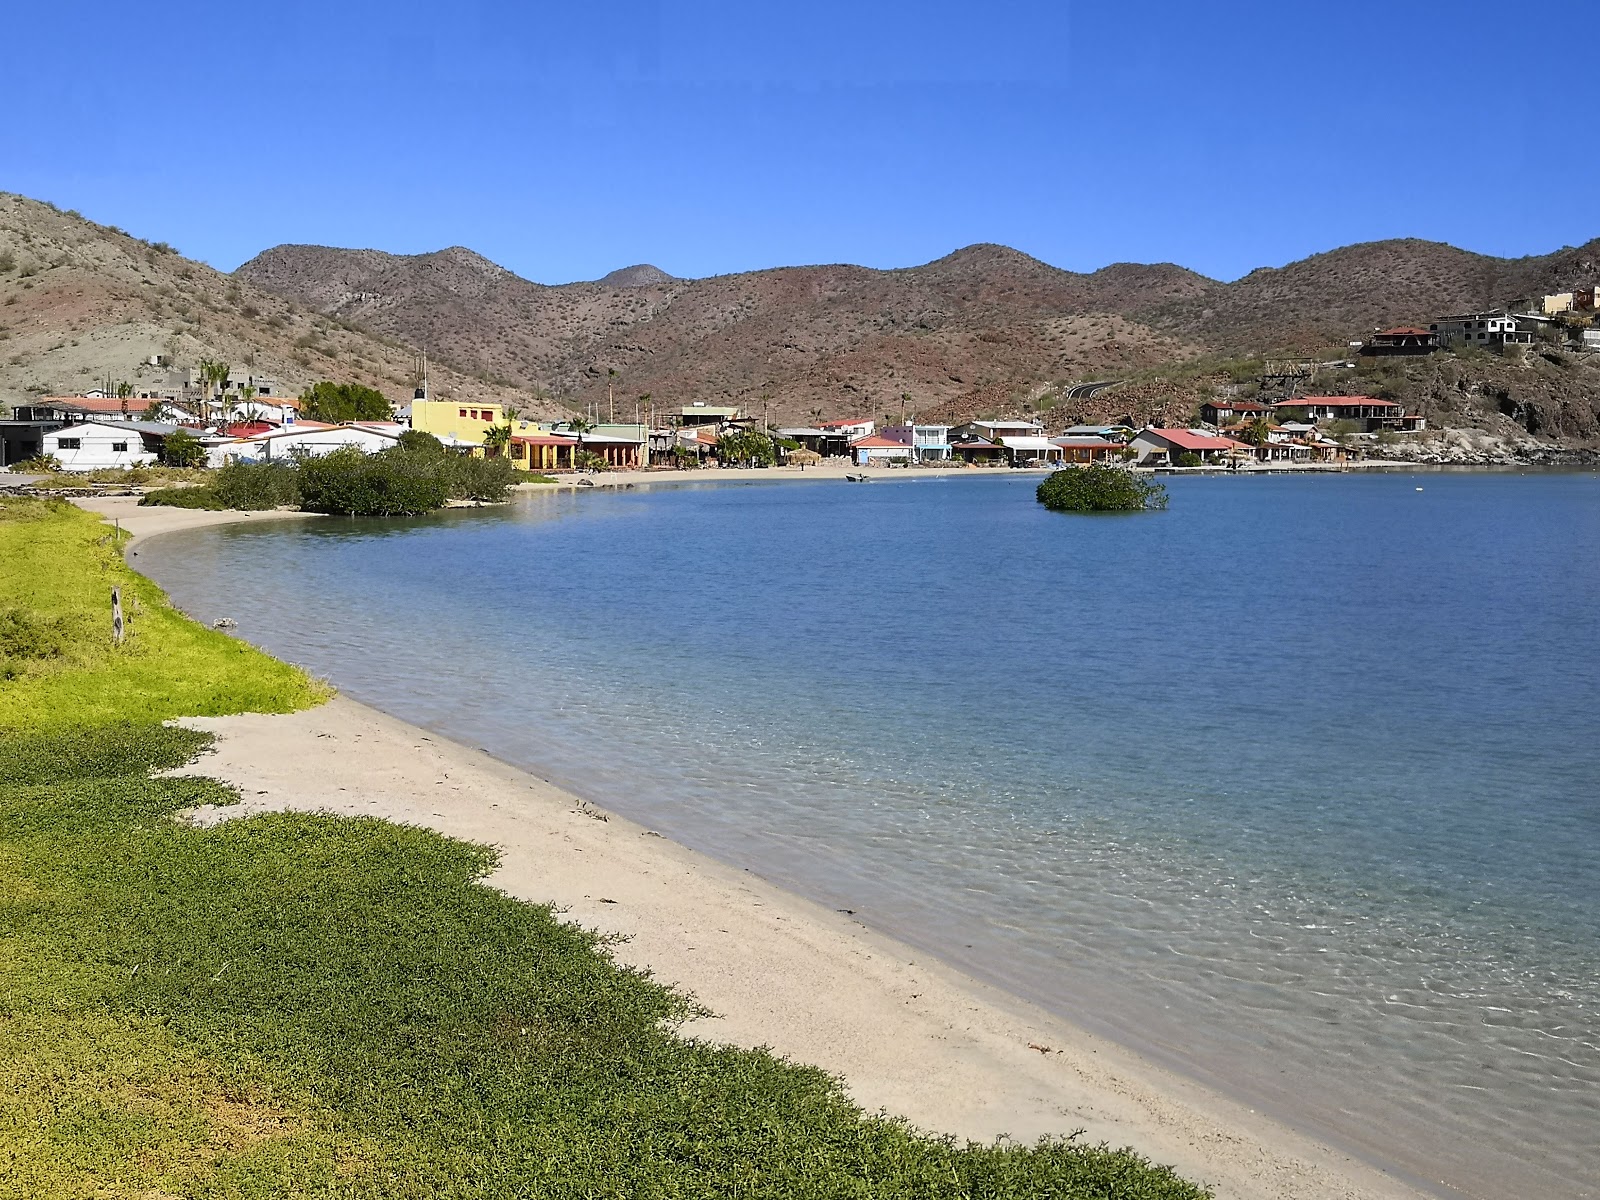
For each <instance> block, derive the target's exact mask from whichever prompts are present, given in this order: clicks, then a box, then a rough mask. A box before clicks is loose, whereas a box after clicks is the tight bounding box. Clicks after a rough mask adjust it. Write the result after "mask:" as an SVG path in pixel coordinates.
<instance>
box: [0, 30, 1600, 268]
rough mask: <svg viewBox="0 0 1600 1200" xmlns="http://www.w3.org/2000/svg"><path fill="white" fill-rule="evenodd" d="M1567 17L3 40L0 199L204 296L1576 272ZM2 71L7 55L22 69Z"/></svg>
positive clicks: (1587, 40) (1579, 206) (1573, 49)
mask: <svg viewBox="0 0 1600 1200" xmlns="http://www.w3.org/2000/svg"><path fill="white" fill-rule="evenodd" d="M1597 15H1600V14H1597V13H1596V12H1595V11H1594V9H1593V5H1592V0H1581V2H1580V3H1575V4H1567V5H1553V6H1545V7H1538V6H1534V7H1528V6H1515V5H1513V6H1509V7H1508V6H1507V5H1505V4H1504V3H1489V2H1487V0H1458V2H1457V3H1454V4H1448V5H1438V4H1425V3H1406V2H1404V0H1388V2H1384V3H1380V2H1377V0H1347V2H1343V3H1331V2H1330V3H1322V4H1314V3H1312V4H1289V3H1283V2H1281V0H1279V2H1277V3H1267V2H1265V0H1217V2H1215V3H1211V4H1202V3H1196V2H1194V0H1182V2H1176V0H1170V2H1159V0H1158V2H1150V3H1126V2H1125V3H1117V2H1112V3H1089V2H1077V3H1074V2H1072V0H1057V2H1055V3H1049V2H1046V0H986V2H983V3H976V2H974V3H969V4H957V3H950V2H948V0H918V2H916V3H910V2H902V0H877V2H874V0H853V2H839V0H814V2H812V3H808V4H803V5H802V4H793V3H787V2H780V3H776V4H767V3H760V2H756V3H751V2H750V0H742V2H740V3H731V2H724V0H716V2H714V3H691V2H689V0H653V2H652V0H614V2H612V3H595V2H593V0H591V2H589V3H571V2H568V3H561V4H546V3H512V2H509V0H457V2H456V3H450V4H417V3H408V2H406V0H396V2H394V3H384V4H374V3H365V2H361V3H338V2H337V0H332V2H324V0H281V2H271V3H263V4H249V5H240V4H228V3H221V4H219V3H215V2H213V0H208V2H206V3H167V4H139V3H132V4H130V3H126V2H119V3H103V2H97V3H76V2H73V0H66V2H63V3H52V4H28V5H17V6H13V8H12V10H11V11H9V12H8V15H7V17H6V21H5V25H6V27H7V28H6V34H7V38H6V40H7V42H8V43H9V44H10V45H11V46H12V47H13V52H12V54H11V55H10V56H9V58H10V61H9V63H8V66H9V68H10V71H9V75H8V79H7V86H6V92H7V95H6V99H5V115H4V118H3V120H0V189H4V190H9V191H18V192H22V193H24V194H27V195H31V196H35V197H38V198H41V199H47V200H50V201H52V202H54V203H56V204H58V205H60V206H61V207H63V208H76V209H78V210H80V211H82V212H83V213H84V214H85V215H87V216H90V217H92V218H94V219H96V220H99V221H102V222H105V223H108V224H116V225H120V226H123V227H124V228H126V229H128V230H129V231H130V232H133V233H136V234H139V235H141V236H144V237H148V238H151V239H153V240H165V241H169V242H172V243H173V244H175V245H177V246H178V247H179V248H180V249H181V250H182V251H184V252H185V253H186V254H190V255H193V256H195V257H198V258H202V259H204V260H206V261H207V262H210V263H212V264H214V265H216V266H218V267H221V268H224V269H232V268H233V267H235V266H237V265H238V264H239V263H240V262H242V261H244V260H245V259H246V258H249V257H250V256H251V255H253V254H255V253H257V252H258V251H260V250H262V249H265V248H266V247H268V246H271V245H274V244H276V243H279V242H318V243H325V244H330V245H340V246H373V247H378V248H381V249H385V250H392V251H395V252H400V253H412V252H417V251H423V250H431V249H437V248H439V247H441V246H447V245H452V244H457V243H459V244H464V245H468V246H471V247H473V248H474V249H476V250H478V251H480V252H482V253H484V254H486V255H488V256H489V257H490V258H493V259H495V260H496V261H498V262H501V263H503V264H505V265H506V266H508V267H510V268H512V269H513V270H515V271H517V272H519V273H521V274H523V275H526V276H528V277H529V278H532V279H536V280H540V281H542V282H548V283H559V282H564V281H567V280H571V279H587V278H595V277H597V276H599V275H601V274H603V273H604V272H606V271H608V270H611V269H612V268H614V267H618V266H623V265H626V264H629V263H635V262H653V263H656V264H657V265H659V266H661V267H663V268H665V269H667V270H669V271H671V272H673V273H674V274H679V275H710V274H717V273H722V272H728V271H742V270H749V269H753V268H759V267H767V266H779V265H785V264H791V263H814V262H858V263H864V264H866V265H869V266H876V267H890V266H908V265H912V264H915V263H920V262H925V261H927V260H929V259H932V258H937V257H939V256H940V255H942V254H946V253H948V252H949V251H950V250H952V249H955V248H956V247H958V246H963V245H967V244H969V243H972V242H1004V243H1006V244H1009V245H1012V246H1015V247H1017V248H1019V249H1021V250H1025V251H1027V252H1028V253H1030V254H1033V255H1036V256H1037V257H1039V258H1042V259H1044V260H1045V261H1046V262H1050V263H1054V264H1056V265H1057V266H1061V267H1067V268H1071V269H1074V270H1089V269H1093V268H1095V267H1098V266H1101V265H1104V264H1105V263H1108V262H1115V261H1121V260H1136V261H1146V262H1155V261H1174V262H1180V263H1183V264H1184V265H1186V266H1190V267H1193V268H1195V269H1196V270H1200V271H1203V272H1205V273H1207V274H1209V275H1213V276H1217V277H1221V278H1234V277H1237V276H1238V275H1241V274H1243V273H1245V272H1246V271H1249V270H1250V269H1252V268H1253V267H1256V266H1262V265H1279V264H1282V263H1284V262H1287V261H1290V260H1292V259H1295V258H1300V257H1303V256H1305V255H1307V254H1311V253H1314V252H1316V251H1318V250H1324V249H1330V248H1332V247H1334V246H1338V245H1342V244H1345V243H1348V242H1353V241H1364V240H1369V239H1373V238H1385V237H1401V236H1414V237H1424V238H1432V239H1437V240H1441V241H1449V242H1453V243H1455V244H1457V245H1460V246H1464V247H1467V248H1469V249H1473V250H1479V251H1483V252H1487V253H1494V254H1502V255H1521V254H1530V253H1543V252H1545V251H1548V250H1552V249H1555V248H1557V247H1559V246H1561V245H1563V244H1578V243H1582V242H1585V241H1587V240H1589V239H1590V238H1592V237H1595V236H1597V235H1600V204H1597V203H1596V200H1595V197H1596V196H1597V195H1600V165H1597V164H1600V149H1597V146H1600V142H1597V134H1600V130H1597V125H1596V117H1595V111H1596V110H1595V104H1594V99H1593V96H1594V87H1595V79H1596V74H1595V58H1594V54H1595V48H1596V45H1597V44H1600V43H1597V30H1596V17H1597ZM18 47H23V48H25V49H21V50H19V49H17V48H18Z"/></svg>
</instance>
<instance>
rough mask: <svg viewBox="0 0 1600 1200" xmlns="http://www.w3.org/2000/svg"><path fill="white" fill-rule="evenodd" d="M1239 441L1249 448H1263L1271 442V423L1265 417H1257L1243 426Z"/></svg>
mask: <svg viewBox="0 0 1600 1200" xmlns="http://www.w3.org/2000/svg"><path fill="white" fill-rule="evenodd" d="M1239 440H1240V441H1241V442H1244V443H1245V444H1246V445H1250V446H1265V445H1266V444H1267V443H1268V442H1269V441H1271V440H1272V422H1271V421H1269V420H1267V419H1266V418H1265V417H1257V418H1256V419H1255V420H1254V421H1251V422H1250V424H1248V425H1246V426H1245V428H1244V431H1243V432H1242V433H1240V435H1239Z"/></svg>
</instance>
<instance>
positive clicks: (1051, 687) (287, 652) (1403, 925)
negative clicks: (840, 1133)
mask: <svg viewBox="0 0 1600 1200" xmlns="http://www.w3.org/2000/svg"><path fill="white" fill-rule="evenodd" d="M1035 482H1036V480H1033V479H1028V478H1022V477H1012V476H1006V475H996V476H994V477H985V478H981V479H969V478H961V479H948V480H917V481H915V482H905V483H897V484H888V483H885V484H882V485H880V486H873V487H861V486H859V485H851V484H840V483H808V484H803V485H802V484H776V485H771V484H769V485H746V486H726V485H721V486H718V485H706V486H696V485H691V486H687V487H675V488H663V489H656V490H639V491H631V492H620V493H610V492H604V491H599V492H594V493H587V494H572V493H562V494H546V495H535V496H526V497H521V498H519V499H518V500H517V501H516V502H515V503H514V504H513V505H512V506H510V507H509V508H507V509H498V510H476V511H463V512H452V513H447V514H442V515H439V516H436V517H430V518H424V519H420V520H415V521H394V522H357V521H341V520H328V521H318V522H306V523H303V524H302V523H299V522H295V523H283V524H273V525H260V526H232V527H221V528H216V529H210V530H204V531H196V532H191V533H185V534H181V535H171V536H168V537H164V538H160V539H156V540H154V541H152V542H150V543H147V544H146V545H145V546H144V547H143V549H142V552H141V554H140V557H139V558H138V559H137V560H136V561H137V564H138V565H139V566H140V568H141V569H142V570H145V571H147V572H149V573H150V574H152V575H153V576H154V577H155V578H156V579H158V580H159V581H160V582H162V583H163V584H164V585H166V586H167V587H168V588H169V589H170V590H171V592H172V593H173V596H174V599H175V600H176V601H177V602H178V603H179V604H181V605H182V606H183V607H185V608H186V609H188V610H190V611H192V612H194V613H196V614H197V615H199V616H201V617H203V618H205V619H211V618H214V617H217V616H230V617H233V618H234V619H236V620H237V621H238V622H239V626H240V632H241V633H242V634H243V635H244V636H246V637H248V638H250V639H251V640H252V641H255V642H257V643H258V644H261V645H263V646H265V647H267V648H268V649H270V650H272V651H273V652H275V653H277V654H279V655H281V656H283V657H286V658H289V659H291V660H293V661H296V662H300V663H302V664H304V665H306V666H308V667H310V668H311V669H313V670H314V671H317V672H319V673H322V674H325V675H327V676H329V677H330V678H331V679H332V680H333V681H334V682H335V683H336V684H338V685H339V686H340V687H341V688H342V689H343V690H344V691H345V692H347V693H348V694H350V695H352V696H355V697H356V698H358V699H361V700H364V701H367V702H369V703H372V704H375V705H377V706H379V707H381V708H384V709H385V710H387V711H389V712H392V713H395V714H396V715H398V716H400V717H403V718H405V719H408V720H412V721H416V722H419V723H421V724H425V725H429V726H432V727H434V728H437V729H439V730H441V731H444V732H446V733H449V734H451V735H453V736H455V737H458V738H460V739H462V740H465V741H467V742H469V743H471V744H473V745H479V746H483V747H485V748H487V749H488V750H490V751H492V752H493V753H495V754H497V755H499V756H501V757H503V758H506V759H507V760H509V761H513V762H518V763H522V764H525V765H528V766H531V767H534V768H536V769H537V770H538V771H539V772H540V773H541V774H543V775H545V776H547V777H549V778H552V779H555V780H557V781H558V782H562V783H565V784H567V785H568V786H570V787H573V788H574V789H575V790H578V791H580V792H582V793H585V794H587V795H589V796H591V797H593V798H595V799H596V800H597V801H599V802H601V803H604V804H605V805H607V806H609V807H611V808H614V809H616V810H618V811H621V812H624V813H626V814H627V815H629V816H631V817H634V818H636V819H639V820H642V821H645V822H647V823H649V824H650V825H652V826H653V827H654V828H657V829H660V830H662V831H664V832H667V833H669V834H671V835H672V836H674V837H677V838H678V839H680V840H682V841H684V842H686V843H688V844H691V845H694V846H697V847H700V848H702V849H706V850H709V851H711V852H713V853H715V854H717V855H719V856H721V857H724V858H726V859H728V860H730V861H733V862H737V863H740V864H741V865H748V866H751V867H753V868H754V869H756V870H758V871H760V872H761V873H763V874H765V875H766V876H768V877H770V878H772V879H775V880H777V881H779V882H781V883H785V884H788V885H790V886H793V887H795V888H796V889H797V890H800V891H803V892H805V893H807V894H809V895H812V896H815V897H817V898H818V899H821V900H824V901H826V902H828V903H831V904H834V905H836V906H838V907H848V908H852V909H855V910H857V912H858V913H859V914H860V915H861V917H862V918H863V919H865V920H867V921H868V922H869V923H870V924H873V925H874V926H876V927H878V928H880V929H883V930H885V931H887V932H891V933H894V934H897V935H899V936H901V937H904V938H906V939H907V940H910V941H912V942H913V943H916V944H918V945H921V946H923V947H925V948H928V949H931V950H934V951H936V952H937V953H939V954H940V955H942V956H943V957H945V958H946V959H947V960H949V961H952V962H954V963H956V964H958V965H961V966H963V967H966V968H968V969H970V970H972V971H973V972H975V973H977V974H980V975H982V976H984V977H986V978H989V979H992V980H995V981H997V982H999V983H1001V984H1003V985H1004V986H1007V987H1009V988H1011V989H1012V990H1014V991H1016V992H1018V993H1020V994H1023V995H1026V996H1028V997H1030V998H1032V999H1035V1000H1038V1001H1040V1002H1041V1003H1043V1004H1045V1005H1046V1006H1048V1007H1050V1008H1053V1009H1055V1010H1057V1011H1059V1012H1061V1013H1062V1014H1064V1015H1066V1016H1068V1017H1071V1018H1073V1019H1075V1020H1078V1021H1080V1022H1081V1023H1083V1024H1085V1025H1088V1026H1089V1027H1091V1028H1094V1029H1096V1030H1098V1031H1101V1032H1105V1033H1108V1034H1110V1035H1112V1036H1114V1037H1117V1038H1118V1039H1120V1040H1123V1041H1125V1042H1128V1043H1129V1044H1131V1045H1133V1046H1135V1047H1136V1048H1139V1049H1141V1050H1144V1051H1146V1052H1149V1053H1152V1054H1155V1055H1156V1056H1158V1057H1160V1058H1161V1059H1163V1060H1164V1061H1167V1062H1169V1063H1171V1064H1173V1065H1176V1066H1179V1067H1181V1068H1182V1069H1184V1070H1186V1071H1188V1072H1189V1073H1191V1074H1193V1075H1195V1076H1197V1077H1199V1078H1201V1079H1203V1080H1205V1081H1207V1082H1210V1083H1213V1084H1216V1085H1218V1086H1221V1087H1224V1088H1226V1089H1228V1090H1229V1091H1231V1092H1233V1093H1235V1094H1236V1095H1239V1096H1242V1097H1244V1098H1245V1099H1247V1100H1249V1101H1250V1102H1251V1103H1254V1104H1256V1105H1258V1106H1260V1107H1265V1108H1268V1109H1270V1110H1272V1111H1274V1112H1276V1113H1278V1114H1280V1115H1282V1116H1284V1117H1285V1118H1286V1119H1288V1120H1290V1121H1291V1122H1292V1123H1294V1124H1297V1125H1299V1126H1301V1127H1303V1128H1306V1129H1308V1130H1309V1131H1311V1132H1313V1133H1316V1134H1319V1135H1321V1136H1325V1137H1328V1138H1330V1139H1332V1140H1334V1141H1335V1142H1336V1143H1337V1144H1340V1145H1343V1146H1345V1147H1347V1148H1350V1149H1352V1150H1354V1151H1356V1152H1358V1153H1360V1154H1363V1155H1365V1156H1367V1157H1370V1158H1372V1159H1373V1160H1374V1161H1377V1162H1379V1163H1380V1164H1382V1165H1385V1166H1388V1167H1390V1168H1392V1169H1395V1170H1398V1171H1401V1172H1403V1173H1407V1174H1409V1175H1411V1176H1414V1177H1416V1178H1417V1179H1421V1180H1427V1181H1434V1182H1438V1181H1443V1183H1444V1184H1446V1185H1448V1186H1449V1187H1453V1188H1456V1189H1459V1190H1462V1191H1465V1192H1467V1193H1468V1194H1472V1195H1483V1196H1506V1195H1517V1196H1523V1197H1535V1196H1550V1197H1556V1196H1562V1197H1569V1196H1589V1195H1594V1194H1595V1190H1594V1187H1595V1185H1594V1184H1593V1182H1592V1180H1593V1179H1594V1178H1595V1177H1596V1175H1597V1173H1600V1148H1597V1147H1600V1137H1597V1136H1596V1131H1597V1130H1600V1116H1597V1114H1600V1019H1597V1003H1600V903H1597V901H1600V785H1597V780H1600V736H1597V734H1600V715H1597V714H1600V671H1597V668H1600V636H1597V635H1600V611H1597V601H1600V476H1596V475H1593V474H1581V473H1571V474H1558V473H1551V474H1534V475H1512V474H1427V475H1420V476H1415V477H1413V476H1400V475H1381V476H1344V475H1339V476H1317V477H1272V478H1247V479H1231V478H1225V477H1212V478H1183V479H1175V480H1172V481H1171V482H1170V483H1169V490H1170V491H1171V494H1172V505H1171V508H1170V509H1169V510H1168V511H1167V512H1165V513H1153V514H1140V515H1134V516H1109V517H1067V516H1061V515H1057V514H1051V513H1048V512H1045V511H1044V510H1042V509H1041V508H1040V507H1039V506H1037V505H1036V504H1034V503H1033V502H1032V498H1031V494H1030V493H1031V489H1032V487H1033V485H1034V483H1035ZM1419 488H1421V489H1422V490H1420V491H1419V490H1418V489H1419Z"/></svg>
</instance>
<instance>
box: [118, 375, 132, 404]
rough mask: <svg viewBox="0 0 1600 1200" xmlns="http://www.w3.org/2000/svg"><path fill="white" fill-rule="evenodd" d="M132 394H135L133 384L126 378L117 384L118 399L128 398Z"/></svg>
mask: <svg viewBox="0 0 1600 1200" xmlns="http://www.w3.org/2000/svg"><path fill="white" fill-rule="evenodd" d="M131 395H133V384H131V383H129V382H128V381H127V380H126V379H124V380H123V381H122V382H121V383H119V384H117V399H119V400H126V399H127V398H128V397H129V396H131Z"/></svg>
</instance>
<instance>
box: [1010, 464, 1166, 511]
mask: <svg viewBox="0 0 1600 1200" xmlns="http://www.w3.org/2000/svg"><path fill="white" fill-rule="evenodd" d="M1035 497H1036V498H1037V499H1038V501H1039V503H1040V504H1042V505H1044V506H1045V507H1046V508H1048V509H1050V510H1052V511H1053V512H1141V511H1143V510H1144V509H1147V508H1165V507H1166V506H1167V489H1166V488H1164V487H1162V486H1161V484H1159V483H1157V482H1156V481H1155V480H1153V479H1150V478H1147V477H1146V476H1144V475H1140V474H1138V473H1136V472H1134V471H1130V470H1128V469H1127V468H1126V467H1103V466H1092V467H1068V468H1065V469H1064V470H1060V471H1054V472H1052V473H1051V474H1049V475H1048V476H1046V477H1045V479H1044V480H1043V481H1042V482H1041V483H1040V484H1039V487H1038V490H1037V491H1036V492H1035Z"/></svg>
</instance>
